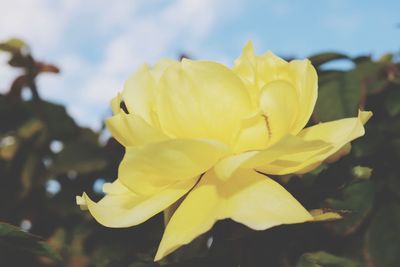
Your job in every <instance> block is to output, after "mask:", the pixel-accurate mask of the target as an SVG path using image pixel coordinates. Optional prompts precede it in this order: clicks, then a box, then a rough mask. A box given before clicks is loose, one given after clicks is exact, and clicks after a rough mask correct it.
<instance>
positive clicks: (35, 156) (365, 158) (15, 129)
mask: <svg viewBox="0 0 400 267" xmlns="http://www.w3.org/2000/svg"><path fill="white" fill-rule="evenodd" d="M0 52H3V53H8V54H9V55H10V60H9V62H8V64H9V65H10V66H12V67H15V68H19V69H21V70H22V72H21V73H22V74H21V75H20V76H18V77H17V78H16V79H15V80H14V82H13V83H12V84H11V86H10V89H9V90H8V91H7V93H5V94H1V95H0V121H1V123H0V221H1V223H0V266H7V267H13V266H18V267H19V266H30V267H39V266H40V267H45V266H63V267H92V266H99V267H157V266H167V267H168V266H169V267H178V266H184V267H192V266H193V267H194V266H198V267H199V266H218V267H224V266H227V267H228V266H229V267H230V266H232V267H233V266H235V267H236V266H241V267H252V266H277V267H280V266H282V267H291V266H292V267H309V266H312V267H314V266H315V267H317V266H330V267H353V266H354V267H356V266H368V267H378V266H382V267H392V266H393V267H396V266H400V254H399V251H400V164H399V159H400V64H399V63H398V61H396V56H395V55H392V54H387V55H384V56H382V57H381V58H380V59H378V60H374V59H373V58H372V57H371V56H369V55H366V56H360V57H356V58H352V57H350V56H347V55H344V54H338V53H333V52H330V53H322V54H318V55H314V56H311V57H310V60H311V61H312V62H313V64H314V65H315V66H316V67H317V71H318V73H319V98H318V102H317V105H316V108H315V112H314V114H313V116H312V119H311V121H310V123H309V125H312V124H315V123H318V122H320V121H329V120H333V119H340V118H343V117H350V116H356V115H357V111H358V109H365V110H371V111H373V112H374V116H373V118H372V119H371V121H370V122H368V124H367V126H366V128H367V129H366V135H365V137H363V138H361V139H359V140H357V141H355V142H353V144H352V150H351V152H350V153H349V154H348V155H345V156H343V157H341V158H340V159H339V160H337V161H336V162H335V163H332V164H329V165H328V164H324V165H322V166H321V167H319V168H317V169H316V170H314V171H313V172H311V173H308V174H305V175H302V176H295V175H293V176H285V177H277V180H278V181H279V182H281V183H282V184H284V186H285V187H286V188H287V189H288V190H289V191H290V192H291V193H292V194H293V195H294V196H295V197H296V198H297V199H298V200H299V201H300V202H301V203H303V204H304V205H305V206H306V207H307V208H308V209H323V210H328V211H329V210H336V211H340V212H341V213H342V214H343V217H344V218H343V219H341V220H337V221H331V222H326V223H307V224H298V225H287V226H279V227H275V228H273V229H270V230H267V231H261V232H257V231H253V230H250V229H248V228H246V227H245V226H243V225H240V224H237V223H235V222H233V221H230V220H224V221H221V222H218V223H217V224H216V225H215V226H214V227H213V229H212V230H211V231H209V232H208V233H206V234H204V235H203V236H201V237H199V238H197V239H196V240H195V241H193V242H192V243H191V244H189V245H187V246H185V247H183V248H181V249H179V250H178V251H177V252H175V253H173V254H172V255H171V256H170V257H168V258H167V259H165V260H163V261H162V262H160V263H154V262H153V261H152V258H153V256H154V254H155V251H156V249H157V245H158V242H159V240H160V238H161V235H162V231H163V217H162V215H161V214H159V215H157V216H155V217H154V218H152V219H150V220H149V221H147V222H146V223H143V224H142V225H139V226H137V227H132V228H127V229H110V228H106V227H102V226H101V225H99V224H98V223H96V222H95V221H94V220H93V219H92V218H91V216H90V215H89V214H88V213H85V212H82V211H80V210H79V208H78V207H77V206H76V205H75V196H76V195H79V194H80V193H81V192H82V191H86V192H88V193H89V194H90V195H91V196H92V197H94V198H95V199H100V198H101V197H102V193H101V192H100V190H98V188H99V185H101V183H103V182H104V181H112V180H113V179H115V177H116V171H117V168H118V163H119V161H120V160H121V158H122V156H123V152H124V151H123V148H122V147H121V146H120V145H119V144H118V143H117V142H116V141H115V140H114V139H112V138H110V139H109V140H107V141H105V142H100V141H99V140H100V135H101V134H103V131H104V130H101V131H100V132H94V131H93V130H91V129H88V128H84V127H81V126H79V125H77V124H76V123H75V121H74V119H73V118H72V117H71V116H70V115H69V114H68V112H67V111H66V109H65V108H64V107H63V106H62V105H59V104H56V103H52V102H48V101H46V100H44V99H42V98H41V97H40V92H39V90H38V89H37V87H36V82H35V79H36V77H37V76H38V75H42V74H43V73H58V72H59V69H58V67H56V66H54V65H52V64H48V63H44V62H40V61H37V60H35V59H34V58H33V57H32V54H31V52H30V49H29V47H28V46H27V45H26V44H25V43H24V42H23V41H21V40H18V39H12V40H9V41H7V42H4V43H0ZM340 62H344V63H346V64H350V65H352V67H351V68H350V69H349V70H346V71H344V70H343V68H337V67H336V68H335V67H332V66H335V64H336V63H340ZM336 65H337V64H336ZM24 90H28V91H29V92H30V95H31V98H30V99H24V98H23V97H22V92H23V91H24ZM3 91H4V90H3ZM348 148H349V147H346V149H344V150H343V151H348Z"/></svg>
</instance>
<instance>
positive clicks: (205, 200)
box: [155, 170, 313, 261]
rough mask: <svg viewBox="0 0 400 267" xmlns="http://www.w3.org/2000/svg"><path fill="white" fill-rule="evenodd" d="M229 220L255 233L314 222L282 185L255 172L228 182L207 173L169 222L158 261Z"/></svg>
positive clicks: (238, 173)
mask: <svg viewBox="0 0 400 267" xmlns="http://www.w3.org/2000/svg"><path fill="white" fill-rule="evenodd" d="M225 218H231V219H233V220H235V221H237V222H239V223H243V224H245V225H247V226H248V227H250V228H252V229H255V230H265V229H268V228H271V227H274V226H277V225H281V224H292V223H300V222H305V221H309V220H312V219H313V217H312V216H311V215H310V214H309V213H308V212H307V210H306V209H304V207H303V206H302V205H301V204H300V203H299V202H298V201H297V200H296V199H295V198H294V197H293V196H292V195H291V194H290V193H289V192H287V191H286V190H285V189H284V188H283V187H282V186H281V185H279V184H278V183H276V182H275V181H273V180H272V179H270V178H268V177H266V176H264V175H261V174H258V173H257V172H255V171H252V170H239V171H238V172H236V173H235V174H234V175H233V176H232V177H231V178H230V179H229V181H228V182H222V181H221V180H219V179H218V178H217V177H216V175H215V174H214V173H213V172H212V171H211V172H207V173H206V174H205V175H204V176H203V177H202V179H201V180H200V182H199V183H198V184H197V185H196V187H195V188H194V189H193V190H192V191H191V192H190V193H189V194H188V195H187V197H186V198H185V200H184V201H183V202H182V204H181V205H180V206H179V208H178V209H177V210H176V211H175V213H174V215H173V216H172V218H171V220H170V221H169V223H168V225H167V227H166V229H165V232H164V236H163V238H162V240H161V243H160V246H159V248H158V251H157V255H156V257H155V260H156V261H157V260H160V259H162V258H163V257H165V256H166V255H168V254H169V253H171V252H173V251H174V250H176V249H177V248H179V247H180V246H182V245H184V244H188V243H189V242H191V241H192V240H193V239H194V238H196V237H197V236H199V235H201V234H202V233H204V232H206V231H208V230H209V229H210V228H211V227H212V226H213V225H214V223H215V222H216V221H217V220H221V219H225Z"/></svg>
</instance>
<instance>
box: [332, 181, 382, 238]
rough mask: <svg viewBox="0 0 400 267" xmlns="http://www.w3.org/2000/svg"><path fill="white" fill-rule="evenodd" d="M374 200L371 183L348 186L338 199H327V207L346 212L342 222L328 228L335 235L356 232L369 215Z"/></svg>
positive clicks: (364, 182)
mask: <svg viewBox="0 0 400 267" xmlns="http://www.w3.org/2000/svg"><path fill="white" fill-rule="evenodd" d="M373 200H374V187H373V183H372V182H371V181H363V182H357V183H353V184H350V185H349V186H347V187H346V188H344V190H343V191H342V194H341V196H340V198H338V199H327V200H326V203H327V205H328V206H329V207H330V208H332V209H334V210H347V211H349V213H347V214H345V215H344V216H343V217H344V218H343V220H339V221H337V222H335V223H332V224H331V225H330V226H329V227H331V228H332V230H333V231H335V232H336V233H337V234H341V235H347V234H350V233H353V232H354V231H356V230H357V229H358V228H359V227H360V226H361V224H362V223H363V222H364V220H365V219H366V218H367V216H368V214H369V213H370V211H371V209H372V205H373Z"/></svg>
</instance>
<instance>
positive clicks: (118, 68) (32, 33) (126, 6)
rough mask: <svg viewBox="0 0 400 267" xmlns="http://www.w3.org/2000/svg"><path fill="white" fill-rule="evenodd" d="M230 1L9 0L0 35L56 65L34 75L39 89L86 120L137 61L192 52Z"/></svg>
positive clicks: (1, 16)
mask: <svg viewBox="0 0 400 267" xmlns="http://www.w3.org/2000/svg"><path fill="white" fill-rule="evenodd" d="M238 1H239V0H233V1H229V0H220V1H215V0H174V1H161V0H147V1H145V0H142V1H129V0H126V1H113V2H112V3H110V1H106V0H87V1H78V0H62V1H59V2H54V1H52V0H14V1H9V2H7V4H3V5H2V10H0V39H4V38H5V37H8V36H14V35H17V36H21V37H22V38H24V39H26V40H27V41H28V42H29V43H30V44H31V45H32V47H33V50H34V52H35V55H38V56H37V57H38V58H39V59H41V58H42V57H44V56H48V57H50V58H48V59H47V60H50V61H54V63H56V64H57V65H59V66H60V68H61V70H62V72H61V74H60V75H59V76H53V77H51V76H49V75H47V76H43V77H42V78H40V79H39V81H38V82H39V85H40V87H41V91H42V94H43V95H44V96H45V97H50V98H52V99H57V100H59V101H65V100H66V102H67V104H68V105H70V107H69V109H70V110H71V111H72V113H74V114H76V115H77V116H78V120H80V121H81V122H83V123H91V122H90V121H88V120H89V119H88V118H90V120H92V119H93V117H94V116H93V115H92V114H93V113H95V114H96V113H99V117H100V116H104V110H106V107H107V106H108V102H109V100H110V98H111V97H112V96H113V95H115V94H116V93H117V91H119V90H120V89H121V87H122V85H123V82H124V81H125V80H126V79H127V77H128V76H129V75H130V74H131V73H132V72H133V71H135V69H136V68H137V67H138V66H139V65H140V64H142V63H145V62H148V63H150V64H151V63H154V62H155V61H156V60H157V59H159V58H160V57H176V56H177V54H176V53H179V52H184V51H196V50H200V48H201V47H202V42H203V41H204V40H205V39H206V38H207V37H208V36H209V34H210V33H212V31H213V28H214V26H215V25H217V24H218V23H219V22H221V21H222V20H223V19H224V18H226V17H229V16H230V15H232V14H231V13H230V12H232V10H235V7H237V5H236V3H238ZM227 7H229V8H227ZM234 12H235V11H234ZM88 49H90V50H88ZM91 50H93V51H95V53H96V55H95V57H96V58H95V59H93V56H89V54H90V53H94V52H93V51H91ZM49 55H50V56H49ZM0 87H1V84H0ZM89 107H90V108H91V110H90V115H88V112H86V111H85V110H87V109H89ZM84 114H86V115H84ZM91 124H92V125H93V123H91Z"/></svg>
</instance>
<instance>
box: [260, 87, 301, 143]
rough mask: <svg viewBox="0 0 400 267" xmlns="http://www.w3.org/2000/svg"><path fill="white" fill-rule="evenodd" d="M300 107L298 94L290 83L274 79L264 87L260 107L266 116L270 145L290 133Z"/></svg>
mask: <svg viewBox="0 0 400 267" xmlns="http://www.w3.org/2000/svg"><path fill="white" fill-rule="evenodd" d="M298 108H299V102H298V99H297V94H296V91H295V89H294V88H293V86H292V85H291V84H290V83H288V82H285V81H274V82H270V83H268V84H267V85H265V86H264V87H263V89H262V92H261V96H260V109H261V111H262V112H263V114H264V116H265V123H266V124H267V128H268V135H269V144H270V145H271V144H274V143H276V142H278V141H279V140H280V139H281V138H282V137H284V136H286V135H287V134H289V133H290V129H291V127H292V124H293V122H294V120H295V119H296V116H297V110H298Z"/></svg>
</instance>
